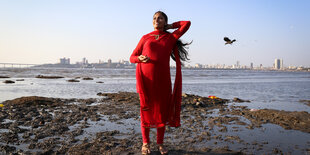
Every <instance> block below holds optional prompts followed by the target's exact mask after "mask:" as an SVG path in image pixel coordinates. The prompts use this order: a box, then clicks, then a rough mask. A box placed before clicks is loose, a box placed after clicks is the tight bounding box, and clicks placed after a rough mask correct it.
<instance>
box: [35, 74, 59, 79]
mask: <svg viewBox="0 0 310 155" xmlns="http://www.w3.org/2000/svg"><path fill="white" fill-rule="evenodd" d="M36 78H40V79H60V78H64V77H62V76H46V75H37V76H36Z"/></svg>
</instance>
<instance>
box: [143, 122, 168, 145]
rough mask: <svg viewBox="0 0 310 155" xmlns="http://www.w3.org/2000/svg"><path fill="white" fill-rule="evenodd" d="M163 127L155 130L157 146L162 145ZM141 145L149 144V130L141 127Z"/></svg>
mask: <svg viewBox="0 0 310 155" xmlns="http://www.w3.org/2000/svg"><path fill="white" fill-rule="evenodd" d="M165 129H166V128H165V127H162V128H157V144H163V143H164V136H165ZM141 131H142V139H143V143H150V128H145V127H142V126H141Z"/></svg>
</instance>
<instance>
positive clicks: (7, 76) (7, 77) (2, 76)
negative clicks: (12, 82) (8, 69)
mask: <svg viewBox="0 0 310 155" xmlns="http://www.w3.org/2000/svg"><path fill="white" fill-rule="evenodd" d="M0 78H3V79H4V78H10V77H8V76H0Z"/></svg>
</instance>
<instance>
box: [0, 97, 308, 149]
mask: <svg viewBox="0 0 310 155" xmlns="http://www.w3.org/2000/svg"><path fill="white" fill-rule="evenodd" d="M97 95H98V96H99V98H89V99H77V98H74V99H61V98H46V97H39V96H30V97H21V98H17V99H14V100H8V101H4V102H2V104H3V107H1V108H0V122H1V126H0V134H1V138H0V154H1V153H3V154H9V153H20V154H140V149H141V145H142V138H141V131H140V118H139V96H138V94H137V93H131V92H119V93H98V94H97ZM182 99H183V100H182V112H181V120H182V122H181V124H182V126H181V127H179V128H170V127H166V135H165V144H166V145H167V147H168V149H169V150H170V152H169V154H253V153H254V154H255V150H259V149H260V150H262V151H261V152H260V153H262V152H266V153H274V154H281V153H286V152H285V151H282V149H281V148H278V147H274V148H272V149H270V150H267V149H265V148H264V146H265V145H269V144H268V142H267V141H263V142H261V141H254V142H253V141H247V139H242V138H241V137H239V136H238V135H228V134H227V133H230V132H232V131H231V130H234V131H233V132H238V131H241V130H246V129H247V128H246V127H248V126H250V128H252V129H254V128H260V126H261V124H262V123H265V122H268V123H274V124H279V125H281V126H282V125H283V128H285V129H293V130H300V131H302V132H306V133H308V132H309V129H310V127H309V126H308V124H309V122H308V121H309V118H310V116H309V114H308V113H305V112H285V111H276V110H268V109H264V110H259V111H255V112H252V111H250V110H249V109H247V108H246V107H231V106H228V103H231V102H232V100H228V99H221V98H216V99H210V98H208V97H201V96H197V95H191V94H183V95H182ZM261 115H262V116H261ZM246 120H248V121H246ZM294 123H295V125H293V126H291V125H290V124H294ZM304 123H306V124H304ZM231 126H233V127H231ZM252 129H248V130H252ZM155 135H156V134H155V130H151V140H152V141H153V142H155V141H156V136H155ZM236 146H237V147H236ZM308 146H310V142H309V144H308ZM151 148H152V154H159V152H158V151H156V150H157V149H156V144H155V143H152V144H151ZM253 150H254V151H253ZM301 150H302V151H304V152H305V151H307V150H305V149H304V148H301Z"/></svg>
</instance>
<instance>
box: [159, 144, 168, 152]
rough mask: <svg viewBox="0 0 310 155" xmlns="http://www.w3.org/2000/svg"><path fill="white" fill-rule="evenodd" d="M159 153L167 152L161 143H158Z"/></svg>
mask: <svg viewBox="0 0 310 155" xmlns="http://www.w3.org/2000/svg"><path fill="white" fill-rule="evenodd" d="M158 151H159V152H160V154H168V149H167V148H166V147H165V146H164V145H163V144H158Z"/></svg>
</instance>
